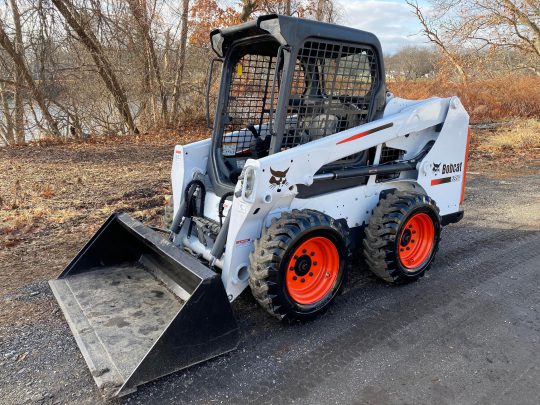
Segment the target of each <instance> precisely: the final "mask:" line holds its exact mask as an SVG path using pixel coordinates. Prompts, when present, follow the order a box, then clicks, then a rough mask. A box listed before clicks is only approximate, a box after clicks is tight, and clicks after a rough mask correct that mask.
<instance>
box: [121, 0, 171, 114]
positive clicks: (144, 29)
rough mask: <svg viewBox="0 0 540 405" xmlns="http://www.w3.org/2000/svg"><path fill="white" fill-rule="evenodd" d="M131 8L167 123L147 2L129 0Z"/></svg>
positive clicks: (164, 92) (163, 88) (162, 88)
mask: <svg viewBox="0 0 540 405" xmlns="http://www.w3.org/2000/svg"><path fill="white" fill-rule="evenodd" d="M129 8H130V10H131V14H132V15H133V17H134V18H135V21H136V23H137V26H138V28H139V32H140V35H141V37H142V39H143V43H144V50H145V53H146V60H147V65H148V67H149V72H150V73H151V76H150V80H151V81H155V82H156V85H157V88H158V91H159V98H160V103H161V118H162V120H163V122H167V116H168V108H167V102H168V101H167V93H166V91H165V86H164V85H163V80H162V78H161V69H160V67H159V61H158V58H157V55H156V49H155V47H154V41H153V40H152V37H151V35H150V28H151V27H150V25H151V22H150V18H149V17H148V11H147V8H146V0H129ZM152 87H154V86H152ZM153 97H154V95H153V94H152V98H153ZM152 105H155V101H154V100H152ZM154 111H155V109H154Z"/></svg>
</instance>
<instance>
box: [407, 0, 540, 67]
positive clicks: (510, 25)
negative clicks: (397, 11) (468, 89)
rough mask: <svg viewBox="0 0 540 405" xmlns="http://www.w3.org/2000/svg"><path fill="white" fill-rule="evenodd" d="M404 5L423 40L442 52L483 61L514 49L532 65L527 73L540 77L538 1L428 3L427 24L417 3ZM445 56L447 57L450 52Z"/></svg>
mask: <svg viewBox="0 0 540 405" xmlns="http://www.w3.org/2000/svg"><path fill="white" fill-rule="evenodd" d="M407 2H408V4H410V5H411V6H412V7H413V10H414V12H415V14H416V15H417V16H418V19H419V20H420V22H421V23H422V25H423V27H424V32H425V34H426V36H427V37H428V38H429V39H430V40H431V41H432V42H434V43H436V44H437V45H438V46H439V47H440V48H441V49H443V47H444V48H446V50H447V51H448V50H450V49H451V48H461V49H462V50H464V51H467V52H476V53H478V54H479V55H482V57H485V55H486V52H485V51H486V50H489V51H490V52H494V51H495V52H496V51H499V50H500V51H504V50H506V51H508V50H509V49H513V50H516V51H519V52H521V53H522V54H523V55H524V60H527V61H531V62H530V63H528V68H529V69H530V70H532V71H534V72H536V73H537V74H540V6H539V3H538V0H460V1H455V0H431V3H432V6H433V7H432V8H431V9H432V10H433V11H432V14H431V16H430V19H429V20H428V19H427V18H426V17H425V16H424V15H422V12H421V11H420V8H419V7H418V4H417V3H416V2H413V1H407ZM443 52H445V51H444V50H443ZM445 53H446V54H447V55H448V56H449V54H450V53H452V52H451V51H450V53H448V52H445ZM454 57H455V53H454ZM456 68H457V66H456Z"/></svg>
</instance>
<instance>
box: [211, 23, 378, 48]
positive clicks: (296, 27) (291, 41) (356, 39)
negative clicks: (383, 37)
mask: <svg viewBox="0 0 540 405" xmlns="http://www.w3.org/2000/svg"><path fill="white" fill-rule="evenodd" d="M263 36H271V37H273V38H274V39H275V40H276V41H277V42H278V43H279V44H281V45H289V46H292V47H294V48H299V47H301V46H302V44H303V43H304V42H305V40H306V39H308V38H314V37H315V38H324V39H327V40H333V41H337V42H352V43H359V44H366V45H370V46H371V47H373V48H375V49H376V50H377V52H378V54H379V55H381V56H382V50H381V44H380V42H379V39H378V38H377V37H376V36H375V35H374V34H372V33H371V32H366V31H361V30H357V29H354V28H350V27H344V26H341V25H336V24H329V23H323V22H320V21H314V20H307V19H304V18H296V17H290V16H284V15H278V14H268V15H264V16H260V17H259V18H257V19H256V20H253V21H248V22H245V23H243V24H239V25H234V26H232V27H227V28H220V29H215V30H213V31H212V32H211V33H210V42H211V45H212V49H213V50H214V52H215V53H216V54H217V55H218V56H219V57H223V56H224V55H225V54H226V53H227V50H228V49H229V48H230V47H231V45H232V44H233V43H234V42H235V41H237V40H240V39H246V38H253V37H263Z"/></svg>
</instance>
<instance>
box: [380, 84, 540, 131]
mask: <svg viewBox="0 0 540 405" xmlns="http://www.w3.org/2000/svg"><path fill="white" fill-rule="evenodd" d="M388 88H389V90H390V91H392V92H393V93H394V94H395V95H396V96H398V97H403V98H406V99H413V100H416V99H425V98H428V97H433V96H439V97H449V96H453V95H457V96H459V97H460V99H461V101H462V102H463V104H464V106H465V108H466V109H467V111H468V112H469V114H470V116H471V122H475V123H478V122H493V121H506V120H510V119H515V118H518V117H519V118H537V117H540V91H539V89H540V77H538V76H507V77H500V78H497V79H486V80H477V81H473V82H470V83H468V85H464V84H461V83H454V82H450V81H447V80H445V79H443V78H435V79H421V80H416V81H403V82H391V83H388Z"/></svg>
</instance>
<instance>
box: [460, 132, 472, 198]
mask: <svg viewBox="0 0 540 405" xmlns="http://www.w3.org/2000/svg"><path fill="white" fill-rule="evenodd" d="M470 144H471V128H470V127H469V130H468V131H467V147H466V148H465V163H464V164H463V182H462V183H461V198H460V200H459V204H460V205H461V204H463V200H464V199H465V183H466V180H467V163H468V162H469V145H470Z"/></svg>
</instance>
